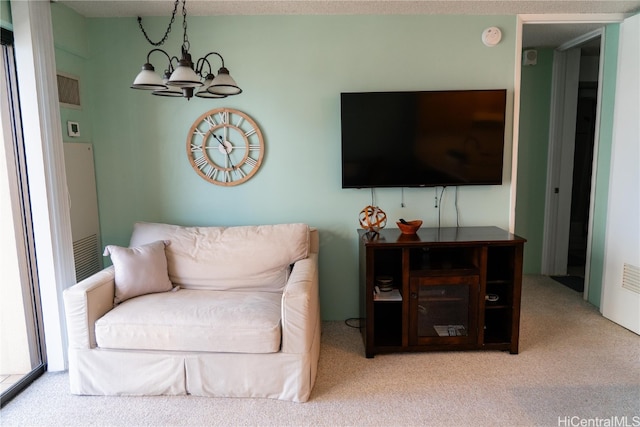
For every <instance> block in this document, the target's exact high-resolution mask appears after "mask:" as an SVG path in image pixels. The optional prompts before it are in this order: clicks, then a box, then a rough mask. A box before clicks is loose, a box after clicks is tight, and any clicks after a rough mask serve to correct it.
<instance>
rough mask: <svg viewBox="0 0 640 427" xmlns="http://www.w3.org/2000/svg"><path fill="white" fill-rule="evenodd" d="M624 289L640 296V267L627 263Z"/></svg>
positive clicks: (623, 274)
mask: <svg viewBox="0 0 640 427" xmlns="http://www.w3.org/2000/svg"><path fill="white" fill-rule="evenodd" d="M622 287H623V288H625V289H628V290H630V291H633V292H635V293H638V294H640V267H637V266H635V265H631V264H627V263H625V264H624V268H623V271H622Z"/></svg>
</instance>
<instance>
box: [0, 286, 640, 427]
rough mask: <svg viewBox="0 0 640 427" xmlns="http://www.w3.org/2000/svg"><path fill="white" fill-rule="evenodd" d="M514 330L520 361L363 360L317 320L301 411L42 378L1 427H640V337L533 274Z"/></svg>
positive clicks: (340, 327) (349, 333) (457, 355)
mask: <svg viewBox="0 0 640 427" xmlns="http://www.w3.org/2000/svg"><path fill="white" fill-rule="evenodd" d="M520 331H521V333H520V336H521V340H520V354H519V355H510V354H509V353H505V352H446V353H445V352H440V353H414V354H393V355H383V356H376V357H375V358H374V359H366V358H365V357H364V355H363V354H364V353H363V346H362V340H361V338H360V335H359V333H358V330H357V329H353V328H349V327H348V326H345V325H344V323H342V322H325V323H324V324H323V337H322V347H321V357H320V368H319V372H318V379H317V382H316V386H315V389H314V391H313V393H312V395H311V400H310V401H309V402H308V403H304V404H296V403H289V402H281V401H274V400H268V399H216V398H200V397H193V396H181V397H163V396H159V397H102V396H72V395H70V394H69V393H68V389H67V382H68V378H67V375H66V374H65V373H47V374H45V375H44V376H43V377H41V378H40V379H38V380H37V381H36V382H35V383H34V384H33V385H31V386H30V387H29V388H28V389H27V390H25V391H24V392H23V393H22V394H21V395H19V396H18V397H16V398H15V399H14V400H13V401H11V402H9V403H8V404H7V406H5V408H3V409H2V410H1V411H0V424H1V425H2V426H3V427H4V426H14V425H15V426H58V425H69V426H76V425H82V426H89V425H126V426H160V425H176V426H178V425H188V426H200V425H202V426H205V425H222V426H236V425H237V426H244V425H262V426H267V425H276V426H289V425H292V426H303V425H308V426H533V425H540V426H566V427H570V426H578V425H590V426H596V425H598V426H606V425H619V426H625V427H627V426H632V425H636V426H637V425H640V337H638V335H635V334H633V333H632V332H629V331H628V330H626V329H624V328H622V327H620V326H618V325H616V324H614V323H612V322H610V321H608V320H606V319H605V318H603V317H602V316H601V315H600V314H599V313H598V311H597V310H596V309H595V308H594V307H593V306H591V305H589V304H588V303H586V302H584V301H583V299H582V296H581V294H579V293H577V292H575V291H573V290H571V289H569V288H566V287H565V286H562V285H561V284H559V283H557V282H555V281H553V280H551V279H549V278H547V277H540V276H527V277H526V278H525V283H524V287H523V307H522V320H521V328H520ZM581 423H585V424H581ZM586 423H590V424H586ZM597 423H600V424H597ZM607 423H609V424H607ZM614 423H617V424H614Z"/></svg>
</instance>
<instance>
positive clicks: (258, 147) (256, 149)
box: [249, 144, 260, 151]
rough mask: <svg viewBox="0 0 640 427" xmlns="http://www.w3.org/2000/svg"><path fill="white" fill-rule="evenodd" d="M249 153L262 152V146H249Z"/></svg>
mask: <svg viewBox="0 0 640 427" xmlns="http://www.w3.org/2000/svg"><path fill="white" fill-rule="evenodd" d="M249 151H260V144H249Z"/></svg>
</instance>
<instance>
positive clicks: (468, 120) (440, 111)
mask: <svg viewBox="0 0 640 427" xmlns="http://www.w3.org/2000/svg"><path fill="white" fill-rule="evenodd" d="M340 98H341V99H340V102H341V128H342V188H364V187H434V186H449V185H500V184H502V163H503V162H502V159H503V153H504V130H505V106H506V90H504V89H499V90H454V91H423V92H360V93H342V94H341V97H340Z"/></svg>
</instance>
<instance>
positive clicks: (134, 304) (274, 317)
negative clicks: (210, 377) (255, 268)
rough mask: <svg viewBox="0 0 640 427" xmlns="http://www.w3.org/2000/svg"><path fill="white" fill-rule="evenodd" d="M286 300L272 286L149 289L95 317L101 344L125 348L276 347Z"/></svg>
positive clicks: (242, 350)
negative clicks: (155, 291) (248, 289)
mask: <svg viewBox="0 0 640 427" xmlns="http://www.w3.org/2000/svg"><path fill="white" fill-rule="evenodd" d="M280 300H281V295H280V294H276V293H272V292H246V291H245V292H233V291H224V292H222V291H199V290H189V289H181V290H179V291H177V292H169V293H162V294H150V295H144V296H141V297H138V298H133V299H130V300H127V301H125V302H124V303H122V304H120V305H118V306H117V307H115V308H114V309H113V310H111V311H109V312H108V313H107V314H105V315H104V316H103V317H101V318H100V319H98V320H97V321H96V323H95V330H96V341H97V344H98V347H101V348H110V349H122V350H169V351H190V352H191V351H208V352H229V353H275V352H278V351H279V350H280V340H281V331H280Z"/></svg>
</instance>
